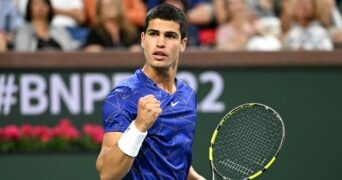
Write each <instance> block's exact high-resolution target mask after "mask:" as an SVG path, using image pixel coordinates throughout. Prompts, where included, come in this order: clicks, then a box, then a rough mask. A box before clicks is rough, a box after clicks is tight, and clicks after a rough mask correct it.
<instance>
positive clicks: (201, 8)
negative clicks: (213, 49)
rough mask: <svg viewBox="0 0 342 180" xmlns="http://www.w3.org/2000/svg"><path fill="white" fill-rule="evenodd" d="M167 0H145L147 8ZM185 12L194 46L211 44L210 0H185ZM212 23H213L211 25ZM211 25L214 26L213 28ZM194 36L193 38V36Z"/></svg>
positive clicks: (213, 37)
mask: <svg viewBox="0 0 342 180" xmlns="http://www.w3.org/2000/svg"><path fill="white" fill-rule="evenodd" d="M165 1H167V0H145V1H144V2H145V4H146V6H147V8H148V9H151V8H152V7H154V6H156V5H158V4H161V3H164V2H165ZM185 4H186V7H187V8H186V12H187V15H188V19H189V22H190V26H191V28H190V31H189V34H191V35H190V36H191V37H193V38H192V39H193V40H194V42H191V43H192V44H195V45H196V46H200V45H202V46H211V45H212V44H213V43H214V41H215V28H216V24H215V18H214V9H213V5H212V4H211V0H185ZM213 24H214V25H213ZM212 26H215V27H214V28H213V27H212ZM194 37H195V38H194Z"/></svg>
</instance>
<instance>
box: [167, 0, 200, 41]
mask: <svg viewBox="0 0 342 180" xmlns="http://www.w3.org/2000/svg"><path fill="white" fill-rule="evenodd" d="M164 3H168V4H171V5H173V6H176V7H177V8H179V9H181V10H183V11H184V12H185V14H187V9H188V8H187V4H186V0H165V1H164ZM198 31H199V29H198V27H196V26H194V25H192V24H189V30H188V33H189V34H188V41H187V43H186V44H187V47H195V46H198V45H199V39H198Z"/></svg>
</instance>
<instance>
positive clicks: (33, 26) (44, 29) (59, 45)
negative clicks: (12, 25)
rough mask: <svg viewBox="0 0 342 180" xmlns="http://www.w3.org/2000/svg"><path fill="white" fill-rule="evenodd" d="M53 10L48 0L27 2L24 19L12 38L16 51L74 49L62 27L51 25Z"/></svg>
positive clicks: (30, 0) (29, 0)
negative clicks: (23, 23)
mask: <svg viewBox="0 0 342 180" xmlns="http://www.w3.org/2000/svg"><path fill="white" fill-rule="evenodd" d="M53 15H54V14H53V9H52V5H51V2H50V1H49V0H28V3H27V7H26V15H25V19H26V21H27V24H25V25H24V26H22V27H20V28H19V29H18V31H17V32H16V33H15V36H14V48H15V50H16V51H29V52H34V51H37V50H64V51H71V50H74V49H75V46H73V43H72V39H71V38H70V36H69V34H68V32H67V31H66V30H65V29H64V28H63V27H57V26H53V25H51V24H50V23H51V21H52V18H53Z"/></svg>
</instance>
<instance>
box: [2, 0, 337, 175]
mask: <svg viewBox="0 0 342 180" xmlns="http://www.w3.org/2000/svg"><path fill="white" fill-rule="evenodd" d="M160 3H170V4H173V5H175V6H177V7H179V8H181V9H182V10H184V12H186V14H187V15H188V19H189V21H190V23H191V26H190V27H189V41H188V42H189V43H188V47H187V51H186V52H184V53H183V54H182V55H181V60H180V61H181V62H180V67H179V71H178V75H177V77H178V78H179V79H182V80H184V81H185V82H187V83H188V84H189V85H190V86H191V87H193V88H194V89H195V91H196V92H197V95H198V122H197V127H196V135H195V142H194V146H193V152H194V154H193V166H194V167H195V169H197V171H198V172H199V173H201V174H202V175H203V176H205V177H206V178H208V179H210V177H211V170H210V165H209V160H208V148H209V142H210V138H211V135H212V132H213V131H214V129H215V127H216V125H217V123H218V122H219V120H220V119H221V118H222V117H223V115H224V114H225V112H227V111H228V110H230V109H232V108H233V107H235V106H237V105H239V104H243V103H247V102H259V103H263V104H266V105H269V106H271V107H273V108H274V109H275V110H277V111H278V113H279V114H280V115H281V116H282V118H283V119H284V123H285V126H286V139H285V145H284V148H283V150H282V151H281V152H280V155H279V158H278V159H277V161H276V162H275V164H274V165H273V166H271V168H270V169H269V171H267V172H266V173H265V174H264V175H262V176H261V177H260V179H337V178H338V177H340V176H341V175H342V174H341V172H340V168H339V162H340V161H341V160H342V155H341V154H340V152H341V151H342V145H341V137H342V132H341V131H340V130H339V129H340V127H341V126H342V114H341V107H340V104H341V102H342V95H341V92H342V83H341V80H342V58H341V57H342V51H341V50H340V47H342V46H341V42H342V18H341V10H342V9H341V8H342V2H341V1H339V0H0V172H1V173H0V179H6V180H7V179H9V180H16V179H32V180H33V179H34V180H36V179H44V180H45V179H49V180H50V179H98V174H97V172H96V170H95V161H96V158H97V155H98V153H99V150H100V149H99V148H100V144H101V140H102V137H103V129H102V124H101V105H102V100H103V99H104V97H105V96H106V95H107V94H108V92H109V91H110V90H111V89H112V88H113V87H114V86H115V85H116V84H117V83H118V82H120V81H121V80H122V79H124V78H126V77H127V76H129V75H131V74H132V73H133V72H134V71H135V69H137V68H139V67H141V66H142V65H143V63H144V57H143V54H142V49H141V47H140V33H141V30H142V26H143V20H144V17H145V15H146V13H147V11H148V10H149V9H151V8H152V7H154V6H156V5H157V4H160ZM323 172H324V173H323Z"/></svg>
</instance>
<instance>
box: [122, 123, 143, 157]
mask: <svg viewBox="0 0 342 180" xmlns="http://www.w3.org/2000/svg"><path fill="white" fill-rule="evenodd" d="M134 122H135V120H134V121H132V123H131V124H130V125H129V127H128V128H127V129H126V131H125V132H124V133H123V134H122V136H121V137H120V139H119V141H118V146H119V148H120V150H121V151H122V152H123V153H125V154H127V155H128V156H131V157H136V156H137V155H138V153H139V150H140V147H141V145H142V143H143V142H144V140H145V137H146V135H147V131H146V132H140V131H139V130H138V129H137V127H136V126H135V124H134Z"/></svg>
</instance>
